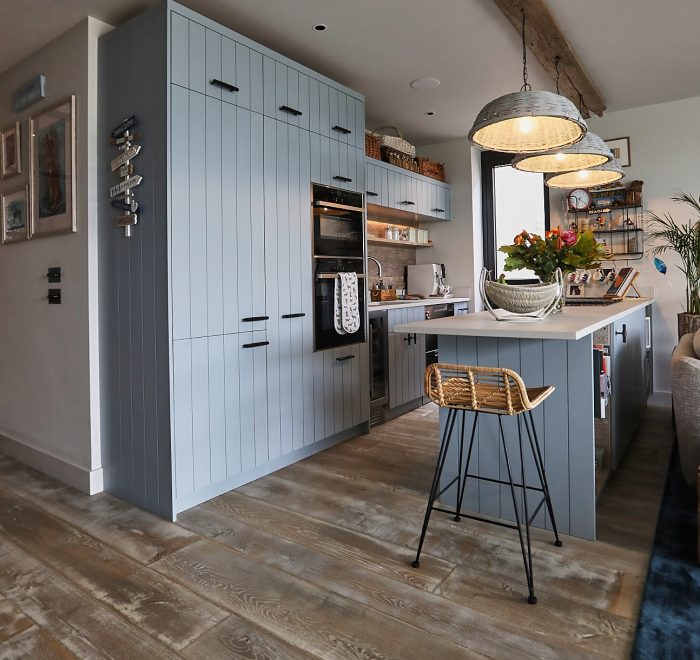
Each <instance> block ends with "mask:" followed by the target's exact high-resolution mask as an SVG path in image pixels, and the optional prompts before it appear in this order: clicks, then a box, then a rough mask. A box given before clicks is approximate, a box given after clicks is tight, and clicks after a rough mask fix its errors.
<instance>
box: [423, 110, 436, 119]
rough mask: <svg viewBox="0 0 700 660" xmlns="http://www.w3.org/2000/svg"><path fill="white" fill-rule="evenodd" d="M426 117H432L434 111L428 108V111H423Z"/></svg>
mask: <svg viewBox="0 0 700 660" xmlns="http://www.w3.org/2000/svg"><path fill="white" fill-rule="evenodd" d="M425 116H426V117H434V116H435V113H434V112H433V111H432V110H428V112H426V113H425Z"/></svg>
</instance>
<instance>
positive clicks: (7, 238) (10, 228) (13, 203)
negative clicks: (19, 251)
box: [0, 186, 29, 243]
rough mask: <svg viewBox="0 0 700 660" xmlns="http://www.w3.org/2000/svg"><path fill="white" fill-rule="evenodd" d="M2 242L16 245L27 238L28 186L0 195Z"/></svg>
mask: <svg viewBox="0 0 700 660" xmlns="http://www.w3.org/2000/svg"><path fill="white" fill-rule="evenodd" d="M0 213H2V242H3V243H17V242H18V241H26V240H27V239H28V238H29V186H23V187H22V188H20V189H19V190H15V191H14V192H10V193H5V194H3V195H0Z"/></svg>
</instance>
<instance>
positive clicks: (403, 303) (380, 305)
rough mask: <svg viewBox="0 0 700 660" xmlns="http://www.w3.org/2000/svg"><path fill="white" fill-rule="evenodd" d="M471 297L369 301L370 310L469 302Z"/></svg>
mask: <svg viewBox="0 0 700 660" xmlns="http://www.w3.org/2000/svg"><path fill="white" fill-rule="evenodd" d="M469 300H470V299H469V298H460V297H458V296H455V297H454V298H421V299H420V300H396V301H391V300H385V301H384V302H370V303H367V307H368V309H369V311H370V312H371V311H372V310H375V309H403V308H405V307H429V306H430V305H442V304H444V303H462V302H469Z"/></svg>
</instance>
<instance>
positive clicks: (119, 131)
mask: <svg viewBox="0 0 700 660" xmlns="http://www.w3.org/2000/svg"><path fill="white" fill-rule="evenodd" d="M135 124H136V115H131V117H127V118H126V119H125V120H124V121H123V122H122V123H121V124H119V126H117V127H116V128H115V129H114V130H113V131H112V137H113V138H114V139H115V140H116V139H117V138H120V137H121V136H122V135H124V133H126V132H127V131H128V130H129V129H130V128H132V127H133V126H134V125H135Z"/></svg>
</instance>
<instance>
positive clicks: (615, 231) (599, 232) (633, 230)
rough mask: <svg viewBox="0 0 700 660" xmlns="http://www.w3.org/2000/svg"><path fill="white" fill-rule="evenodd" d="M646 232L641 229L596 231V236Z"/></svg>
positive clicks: (594, 231)
mask: <svg viewBox="0 0 700 660" xmlns="http://www.w3.org/2000/svg"><path fill="white" fill-rule="evenodd" d="M635 231H644V230H643V229H642V228H641V227H630V228H629V229H594V230H593V233H594V234H622V233H624V232H628V233H631V232H635Z"/></svg>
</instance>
